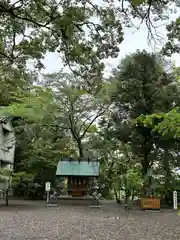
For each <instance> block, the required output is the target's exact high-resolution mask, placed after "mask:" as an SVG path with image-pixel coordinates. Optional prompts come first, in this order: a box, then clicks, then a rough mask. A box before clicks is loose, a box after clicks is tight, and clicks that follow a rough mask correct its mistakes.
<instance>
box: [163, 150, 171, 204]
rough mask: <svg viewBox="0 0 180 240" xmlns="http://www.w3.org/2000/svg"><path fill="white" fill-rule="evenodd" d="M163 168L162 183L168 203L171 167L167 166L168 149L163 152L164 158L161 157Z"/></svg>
mask: <svg viewBox="0 0 180 240" xmlns="http://www.w3.org/2000/svg"><path fill="white" fill-rule="evenodd" d="M163 168H164V173H165V184H164V189H165V201H166V203H167V204H169V201H170V200H169V187H170V186H169V184H170V181H171V169H170V166H169V159H168V149H165V152H164V159H163Z"/></svg>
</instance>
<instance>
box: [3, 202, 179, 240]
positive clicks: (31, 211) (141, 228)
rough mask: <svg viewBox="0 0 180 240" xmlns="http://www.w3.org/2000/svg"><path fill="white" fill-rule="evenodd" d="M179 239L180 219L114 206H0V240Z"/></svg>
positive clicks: (163, 213) (170, 215) (165, 212)
mask: <svg viewBox="0 0 180 240" xmlns="http://www.w3.org/2000/svg"><path fill="white" fill-rule="evenodd" d="M26 239H27V240H81V239H86V240H116V239H117V240H121V239H122V240H154V239H156V240H161V239H163V240H171V239H172V240H180V217H179V216H177V213H175V212H172V211H170V210H164V211H162V212H159V213H155V212H142V211H137V210H136V211H127V212H125V211H124V210H123V208H122V207H120V206H119V205H116V204H114V203H112V204H111V203H104V204H103V207H102V208H100V209H91V208H89V205H88V204H82V205H72V204H68V203H67V202H66V203H65V204H60V206H59V207H45V203H43V202H27V201H24V202H23V201H21V202H20V201H13V204H12V202H11V205H10V206H9V207H5V206H1V207H0V240H26Z"/></svg>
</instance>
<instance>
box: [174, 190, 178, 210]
mask: <svg viewBox="0 0 180 240" xmlns="http://www.w3.org/2000/svg"><path fill="white" fill-rule="evenodd" d="M177 205H178V204H177V191H173V208H174V209H175V210H177V208H178V206H177Z"/></svg>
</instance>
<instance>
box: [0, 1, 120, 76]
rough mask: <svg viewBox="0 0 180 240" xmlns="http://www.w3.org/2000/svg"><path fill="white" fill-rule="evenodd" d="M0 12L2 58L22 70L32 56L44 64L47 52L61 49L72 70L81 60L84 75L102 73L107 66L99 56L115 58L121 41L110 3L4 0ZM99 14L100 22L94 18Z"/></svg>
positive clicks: (60, 51) (116, 19) (115, 14)
mask: <svg viewBox="0 0 180 240" xmlns="http://www.w3.org/2000/svg"><path fill="white" fill-rule="evenodd" d="M0 11H1V13H2V14H1V18H0V25H1V26H2V28H1V37H0V56H1V61H2V62H3V63H8V64H9V63H14V64H16V65H18V66H19V67H21V68H22V67H24V64H25V63H26V62H27V61H28V60H29V59H33V60H35V66H36V67H38V68H41V67H42V66H43V65H42V63H41V59H42V58H43V57H44V55H45V53H47V52H48V51H49V52H55V51H57V52H59V53H60V56H61V58H62V59H63V60H64V62H65V64H68V65H69V66H70V68H71V66H72V65H73V64H76V65H77V64H78V65H79V66H80V67H79V70H80V71H81V73H82V75H83V76H88V75H87V73H88V72H89V73H97V74H99V72H100V71H101V70H102V69H103V65H102V63H100V60H101V59H103V58H107V57H109V56H111V57H116V56H117V55H118V52H119V48H118V44H119V43H121V42H122V40H123V33H122V27H121V23H120V21H119V18H118V14H117V12H116V8H114V7H112V5H110V4H108V5H106V6H105V5H103V6H100V5H96V4H93V2H91V1H85V2H84V0H83V1H69V2H68V3H67V1H61V2H59V3H58V2H57V1H55V0H53V1H47V0H46V1H38V2H36V1H32V0H31V1H29V2H28V3H26V2H23V1H17V2H15V3H13V2H10V1H6V0H4V1H2V2H1V4H0ZM96 18H97V19H98V20H99V21H94V20H93V19H96ZM87 30H88V31H87ZM85 31H86V32H85ZM87 35H88V38H87ZM17 38H18V40H17ZM112 43H113V44H112ZM77 68H78V67H76V71H77V70H78V69H77ZM82 69H83V70H84V72H82Z"/></svg>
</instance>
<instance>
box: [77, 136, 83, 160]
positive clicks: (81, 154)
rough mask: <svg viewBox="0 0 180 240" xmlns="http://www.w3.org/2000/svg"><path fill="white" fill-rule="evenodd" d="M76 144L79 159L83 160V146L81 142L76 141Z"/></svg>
mask: <svg viewBox="0 0 180 240" xmlns="http://www.w3.org/2000/svg"><path fill="white" fill-rule="evenodd" d="M77 144H78V151H79V157H80V158H83V157H84V153H83V146H82V142H81V140H78V141H77Z"/></svg>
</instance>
